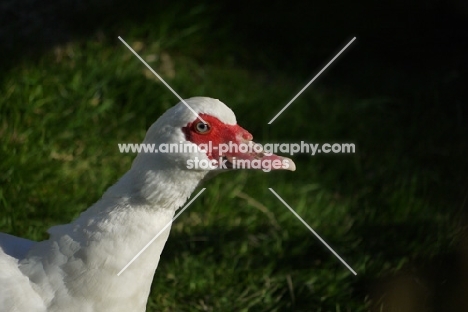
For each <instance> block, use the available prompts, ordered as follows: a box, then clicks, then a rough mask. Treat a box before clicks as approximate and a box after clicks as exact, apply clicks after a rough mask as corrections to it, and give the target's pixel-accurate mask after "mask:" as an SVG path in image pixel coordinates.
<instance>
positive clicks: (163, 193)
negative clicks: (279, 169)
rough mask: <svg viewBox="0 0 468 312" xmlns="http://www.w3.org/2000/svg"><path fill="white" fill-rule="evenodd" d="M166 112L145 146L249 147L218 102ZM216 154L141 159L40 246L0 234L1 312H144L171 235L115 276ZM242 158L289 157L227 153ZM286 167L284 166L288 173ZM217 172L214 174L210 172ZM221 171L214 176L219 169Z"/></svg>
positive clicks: (200, 100) (197, 101)
mask: <svg viewBox="0 0 468 312" xmlns="http://www.w3.org/2000/svg"><path fill="white" fill-rule="evenodd" d="M186 103H188V105H189V106H190V107H191V108H192V109H193V110H194V111H195V112H196V113H197V114H198V115H199V117H201V118H202V119H203V120H204V121H205V122H206V124H204V123H203V122H201V121H200V119H199V118H198V117H196V116H195V115H194V114H193V112H192V111H190V110H189V109H188V108H187V107H186V106H185V105H184V104H183V103H179V104H177V105H176V106H174V107H172V108H171V109H169V110H168V111H166V112H165V113H164V114H163V115H162V116H161V117H160V118H159V119H158V120H157V121H156V122H155V123H154V124H153V125H152V126H151V127H150V128H149V130H148V132H147V134H146V138H145V140H144V142H143V143H154V144H156V146H159V145H160V144H162V143H177V144H179V143H180V142H183V144H196V145H200V144H204V143H208V142H209V141H211V142H212V144H213V146H216V145H217V144H220V143H228V142H229V141H232V142H234V143H235V144H240V143H248V142H250V141H251V140H252V135H251V134H250V133H249V132H247V131H246V130H244V129H243V128H241V127H240V126H238V125H237V123H236V117H235V115H234V113H233V112H232V111H231V109H229V108H228V107H227V106H226V105H225V104H223V103H222V102H220V101H219V100H215V99H211V98H206V97H195V98H191V99H188V100H186ZM219 156H220V155H219V153H218V152H217V151H216V150H213V151H212V152H211V153H210V152H200V151H196V152H195V153H193V152H192V153H172V154H167V153H140V154H138V155H137V157H136V158H135V160H134V162H133V164H132V167H131V169H130V170H129V171H128V172H127V173H126V174H125V175H124V176H123V177H122V178H121V179H120V180H119V181H118V182H117V183H116V184H115V185H113V186H112V187H110V188H109V189H108V190H107V191H106V192H105V193H104V195H103V196H102V198H101V199H100V200H99V201H98V202H97V203H95V204H94V205H92V206H91V207H90V208H89V209H88V210H87V211H85V212H83V213H82V214H81V215H80V216H79V217H78V218H77V219H76V220H74V221H73V222H71V223H69V224H65V225H59V226H54V227H52V228H50V229H49V231H48V232H49V234H50V238H49V239H48V240H45V241H42V242H32V241H29V240H26V239H22V238H18V237H14V236H11V235H7V234H1V233H0V311H21V312H23V311H28V312H35V311H79V312H86V311H125V312H127V311H145V309H146V302H147V299H148V295H149V292H150V286H151V282H152V280H153V275H154V273H155V271H156V268H157V266H158V262H159V258H160V255H161V252H162V250H163V247H164V244H165V242H166V240H167V238H168V235H169V229H168V230H166V231H164V232H163V233H162V234H161V235H160V236H159V237H158V238H157V239H156V240H155V241H154V242H153V244H151V245H150V247H149V248H148V249H146V250H145V252H143V253H142V254H141V255H140V256H139V257H138V258H137V259H136V261H135V262H134V263H133V264H132V265H130V266H129V267H128V268H127V269H126V271H124V272H123V273H122V274H121V275H120V276H117V273H118V272H119V271H120V270H121V269H122V268H123V267H124V266H125V265H126V264H127V263H128V262H129V261H130V260H131V259H132V258H133V257H134V256H135V255H136V254H137V253H138V252H139V251H140V250H141V249H142V248H143V246H145V245H146V244H147V243H148V242H149V241H150V240H151V239H152V238H153V237H154V236H155V235H156V233H158V232H159V231H160V230H161V229H162V228H163V227H164V226H165V225H166V224H167V223H169V222H170V221H171V219H172V218H173V216H174V212H175V211H176V210H177V209H178V208H179V207H181V206H182V205H183V204H184V203H185V201H186V200H187V198H188V197H189V196H190V194H191V193H192V192H193V191H194V189H195V188H196V187H197V185H198V184H199V183H200V181H201V180H202V179H203V178H205V176H206V175H207V174H208V173H209V171H210V170H208V169H207V170H201V169H197V168H192V169H189V168H188V166H187V161H188V160H190V159H194V158H195V157H198V158H199V159H200V160H202V159H206V160H210V159H217V158H218V157H219ZM224 156H225V157H226V159H228V160H229V161H234V159H233V157H236V158H238V159H246V160H254V159H257V160H262V161H263V160H269V161H272V160H275V159H279V160H281V161H282V162H283V163H286V164H287V166H289V168H283V169H289V170H295V165H294V163H293V162H292V161H291V160H290V159H287V158H283V157H280V156H276V155H265V154H263V153H262V152H259V153H240V152H237V153H236V152H227V153H225V155H224ZM287 166H286V167H287ZM214 170H217V169H214ZM218 171H219V170H218Z"/></svg>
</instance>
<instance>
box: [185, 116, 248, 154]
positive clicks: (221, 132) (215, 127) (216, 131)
mask: <svg viewBox="0 0 468 312" xmlns="http://www.w3.org/2000/svg"><path fill="white" fill-rule="evenodd" d="M200 117H201V118H203V120H204V121H206V122H207V124H208V125H209V127H210V130H208V131H207V132H203V133H202V132H200V131H198V130H197V128H196V127H197V124H198V123H201V122H202V121H201V120H200V119H198V118H197V119H195V121H192V122H190V123H188V124H187V126H186V127H183V128H182V131H183V132H184V134H185V137H186V139H187V140H188V141H190V142H193V143H195V144H197V145H200V144H206V146H208V144H209V142H210V141H211V144H212V146H213V147H218V146H219V145H220V144H222V143H229V142H233V143H234V144H241V143H246V142H247V141H251V140H252V139H253V136H252V134H250V133H249V132H248V131H247V130H245V129H244V128H242V127H240V126H239V125H227V124H225V123H223V122H221V121H220V120H219V119H218V118H216V117H213V116H210V115H207V114H200ZM207 156H208V158H210V159H216V160H218V159H219V157H220V155H219V151H218V148H213V149H212V151H207Z"/></svg>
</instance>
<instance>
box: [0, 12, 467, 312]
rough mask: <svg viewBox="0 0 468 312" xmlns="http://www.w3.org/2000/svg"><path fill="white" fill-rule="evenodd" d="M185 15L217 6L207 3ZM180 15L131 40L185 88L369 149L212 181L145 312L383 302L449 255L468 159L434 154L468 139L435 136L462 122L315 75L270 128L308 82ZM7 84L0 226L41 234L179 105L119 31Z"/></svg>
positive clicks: (270, 136)
mask: <svg viewBox="0 0 468 312" xmlns="http://www.w3.org/2000/svg"><path fill="white" fill-rule="evenodd" d="M174 10H175V11H176V12H180V8H177V7H176V8H174ZM171 14H173V13H171ZM171 14H167V16H170V15H171ZM161 16H165V15H164V14H163V13H161ZM201 17H203V18H201ZM185 18H186V19H187V20H188V21H200V20H204V18H206V16H205V15H203V11H202V10H201V11H200V10H198V11H197V10H195V11H191V12H189V13H187V15H186V16H185ZM171 21H172V19H170V18H166V19H160V20H157V21H154V20H153V21H143V22H142V23H140V24H139V25H138V27H134V28H131V25H127V26H128V27H129V28H128V29H127V31H126V33H125V34H124V35H123V37H124V39H125V40H127V42H129V43H130V44H132V45H133V46H134V47H136V48H138V52H139V53H140V55H142V56H143V57H144V58H146V59H148V60H149V64H150V65H151V66H153V68H155V69H156V71H158V72H159V73H160V74H161V75H162V76H163V78H165V79H166V80H167V82H168V83H169V84H170V85H171V86H172V87H173V88H174V89H175V90H177V92H179V94H181V95H182V96H183V97H191V96H196V95H204V96H210V97H214V98H219V99H221V100H222V101H223V102H225V103H227V104H228V105H229V106H230V107H231V108H232V109H233V110H234V112H235V113H236V115H237V118H238V122H239V123H240V124H241V125H242V126H244V127H245V128H247V129H248V130H249V131H251V132H252V133H253V134H254V137H255V138H256V140H257V141H260V142H267V141H286V142H295V141H300V140H305V141H308V142H355V143H356V146H357V153H356V154H354V155H335V156H331V155H319V156H316V157H311V156H308V155H299V156H295V157H293V158H294V161H295V162H296V164H297V171H296V172H294V173H292V172H271V173H263V172H254V171H250V172H245V171H243V172H229V173H226V174H223V175H220V176H218V177H216V178H215V179H213V180H211V181H209V182H208V183H207V184H206V185H205V187H207V190H206V192H205V193H204V194H203V195H202V196H201V197H200V198H199V199H198V200H197V201H196V202H195V203H194V204H193V205H192V206H191V207H190V208H189V210H188V211H187V212H186V213H184V214H183V215H182V216H181V217H180V218H179V219H178V220H177V222H176V223H175V224H174V226H173V228H172V230H171V236H170V238H169V241H168V243H167V245H166V248H165V250H164V252H163V255H162V258H161V261H160V264H159V267H158V270H157V272H156V276H155V280H154V283H153V291H152V293H151V297H150V300H149V303H148V310H149V311H293V310H294V311H368V310H370V309H371V307H377V308H379V307H380V308H382V309H384V308H385V306H384V305H383V304H382V301H380V297H379V296H378V295H375V294H374V293H373V290H372V285H374V284H376V283H377V284H378V283H379V280H380V279H381V278H383V277H389V276H390V277H391V276H393V275H394V274H400V273H399V272H405V270H410V269H411V268H419V267H423V266H424V264H425V263H430V261H431V259H434V258H435V257H437V256H438V255H441V254H442V255H443V254H446V253H448V252H451V251H452V250H453V249H452V247H453V246H454V245H455V243H456V242H457V238H458V233H459V232H460V225H459V224H458V222H457V221H456V217H457V216H458V214H459V210H458V209H459V208H460V207H459V206H456V203H457V201H456V198H455V195H454V193H455V191H454V190H453V189H454V186H455V185H456V184H458V183H459V182H460V181H461V180H460V179H458V177H457V176H456V170H460V168H459V167H457V166H458V165H459V164H460V163H461V159H462V158H461V157H462V155H463V153H462V152H459V153H455V152H454V153H453V154H450V157H451V158H450V160H451V162H450V163H448V164H445V165H444V167H443V168H439V167H437V168H432V169H428V167H427V166H426V165H425V164H426V163H425V162H431V161H432V159H430V157H431V155H428V154H427V150H431V149H436V148H437V145H436V143H437V142H438V143H440V144H441V147H444V148H447V149H446V150H447V153H450V152H451V151H455V149H457V148H459V149H460V150H461V151H466V145H465V144H463V143H460V145H455V146H454V145H449V144H447V143H444V141H442V140H439V141H438V140H437V139H438V137H437V136H438V135H440V136H441V137H443V135H445V134H447V132H449V131H451V128H448V127H442V130H441V131H442V132H440V131H435V130H433V129H432V128H431V123H432V121H433V119H432V117H433V116H434V115H436V114H437V112H425V113H424V114H423V115H422V116H421V118H420V119H418V120H414V119H413V118H412V117H413V115H412V114H413V113H412V112H409V113H408V112H406V111H405V110H403V107H404V105H405V102H404V101H403V102H402V101H401V98H391V97H389V96H388V95H387V94H382V95H381V96H376V97H375V98H373V99H361V98H359V97H358V96H357V95H355V94H353V93H352V92H349V91H346V90H344V89H342V90H333V92H331V90H329V89H327V88H326V87H325V86H320V85H314V87H313V88H311V90H308V91H307V92H305V93H304V94H303V95H302V96H301V97H300V98H299V99H298V100H297V101H296V102H295V103H294V104H293V105H292V106H291V107H290V108H289V109H288V110H287V111H285V113H284V114H283V115H282V116H281V117H280V118H278V119H277V120H276V121H275V122H274V124H273V125H272V126H268V125H267V122H268V121H269V120H270V119H271V118H272V117H273V116H274V115H275V114H276V112H278V111H279V110H280V109H281V107H282V106H283V105H284V104H285V103H287V101H288V100H289V99H290V98H291V97H292V96H293V95H294V94H295V92H297V91H298V90H299V88H300V87H301V86H302V85H303V84H304V82H305V79H304V80H303V79H302V78H301V77H299V78H298V77H294V76H292V75H290V74H288V73H285V74H281V73H278V71H276V70H273V69H272V70H271V71H268V70H258V69H256V70H253V69H251V68H249V67H248V66H247V65H245V66H242V65H239V64H237V63H236V62H233V61H232V58H231V57H230V55H227V56H224V54H222V53H221V52H219V51H225V50H229V44H228V43H226V44H225V45H224V46H223V43H222V42H221V43H219V42H217V43H216V44H218V45H220V46H221V47H220V48H219V50H210V49H207V48H203V47H204V46H203V45H200V43H201V42H205V41H204V40H206V42H205V43H206V46H207V47H208V46H212V45H213V42H212V41H210V40H209V39H208V38H207V37H205V36H206V35H204V34H205V32H204V31H202V30H206V29H207V27H208V26H207V24H206V23H204V22H200V23H190V22H187V23H186V26H184V25H183V24H182V25H173V24H172V22H171ZM193 25H195V26H193ZM272 73H274V75H273V74H272ZM0 94H1V96H0V116H1V119H0V137H1V138H2V140H1V145H0V159H1V160H2V161H1V162H0V186H1V187H0V230H1V231H2V232H7V233H11V234H14V235H18V236H22V237H26V238H30V239H35V240H41V239H45V238H47V235H46V230H47V229H48V228H49V227H50V226H52V225H55V224H59V223H64V222H69V221H70V220H72V219H73V218H74V217H76V216H77V215H78V214H79V213H80V212H81V211H83V210H84V209H86V208H87V207H89V206H90V205H91V204H93V203H94V202H95V201H97V200H98V199H99V198H100V196H101V195H102V193H103V192H104V191H105V190H106V188H107V187H109V186H110V185H112V184H113V183H114V182H115V181H116V180H117V179H118V178H119V177H120V176H121V175H122V174H123V173H124V172H125V171H126V170H127V169H128V168H129V167H130V164H131V161H132V158H133V156H132V155H125V154H119V153H118V148H117V143H121V142H140V141H141V140H142V139H143V136H144V133H145V131H146V129H147V128H148V127H149V125H151V124H152V122H154V121H155V120H156V119H157V118H158V117H159V115H160V114H161V113H162V112H164V111H165V110H166V109H167V108H169V107H171V106H172V105H174V104H175V103H176V102H178V101H177V99H176V98H175V97H174V96H173V95H172V94H171V93H170V92H169V91H168V90H167V89H166V88H165V87H164V86H163V85H162V84H161V83H160V82H158V81H157V80H156V79H155V78H154V77H153V76H152V75H151V74H148V72H147V70H146V69H145V67H144V66H143V65H142V64H141V62H140V61H139V60H137V59H136V58H135V57H134V56H133V55H132V54H131V53H130V52H129V51H128V50H127V49H126V48H125V47H124V46H123V45H122V44H121V43H120V42H118V40H116V36H114V33H112V32H109V33H99V34H97V35H96V36H94V37H92V38H88V39H86V40H77V41H73V42H70V43H68V44H64V45H61V46H58V47H56V48H54V49H50V50H49V51H48V52H46V53H44V54H43V55H42V56H41V57H39V58H37V59H34V60H23V61H21V62H19V63H18V64H16V66H14V67H12V68H11V70H9V71H8V72H7V73H6V74H4V77H3V80H2V84H1V86H0ZM412 97H413V95H409V96H408V97H407V99H408V100H412ZM414 97H416V95H414ZM405 118H406V119H407V120H406V119H405ZM408 120H409V121H408ZM441 122H445V120H444V119H441ZM421 129H425V130H427V132H425V133H428V135H427V137H421V136H420V131H421ZM425 130H424V131H425ZM431 131H432V133H431ZM444 131H445V132H444ZM452 135H453V136H454V137H457V136H458V134H457V133H452ZM417 138H418V139H420V140H421V142H420V141H418V142H416V143H415V140H416V139H417ZM444 144H445V145H444ZM457 168H458V169H457ZM450 174H454V177H453V180H451V181H450V182H446V181H447V180H446V178H447V175H450ZM268 187H271V188H273V189H274V190H275V191H277V192H278V193H279V195H281V196H282V197H283V198H284V199H285V200H286V201H287V202H288V203H289V205H290V206H291V207H293V208H294V209H295V210H296V211H297V212H298V213H299V214H300V215H301V216H302V217H303V218H304V219H305V220H306V221H307V222H308V223H309V224H310V225H311V226H312V227H313V228H314V229H315V230H316V231H317V232H318V233H319V234H320V235H321V236H322V237H323V238H324V239H325V240H326V241H327V242H329V244H330V245H331V246H333V247H334V248H335V250H336V251H337V252H338V253H339V254H340V255H341V256H342V257H343V258H344V259H345V260H346V261H347V262H348V263H349V264H350V265H351V266H352V267H353V268H354V269H355V270H356V271H357V272H358V276H357V277H355V276H354V275H352V274H351V273H350V272H349V271H348V270H347V269H346V268H345V267H344V266H343V265H342V264H341V263H340V262H339V261H338V260H337V259H336V258H335V257H334V256H333V255H332V254H331V253H330V252H329V251H328V250H327V249H326V248H325V247H324V246H323V245H322V244H321V243H320V242H319V241H318V240H317V239H316V238H315V237H314V236H313V235H312V234H311V233H310V232H309V231H308V230H307V229H306V228H305V227H304V226H303V225H302V224H301V223H300V222H299V221H298V220H297V219H296V218H295V217H294V216H293V215H292V214H291V213H290V212H289V211H288V210H287V209H286V208H285V207H284V206H283V205H282V204H281V203H280V202H279V201H278V200H277V199H276V198H275V197H274V196H273V195H272V194H271V193H270V192H269V191H268ZM450 190H452V191H453V193H450ZM401 269H402V270H403V271H400V270H401ZM383 293H385V291H384V292H383ZM383 311H385V310H383Z"/></svg>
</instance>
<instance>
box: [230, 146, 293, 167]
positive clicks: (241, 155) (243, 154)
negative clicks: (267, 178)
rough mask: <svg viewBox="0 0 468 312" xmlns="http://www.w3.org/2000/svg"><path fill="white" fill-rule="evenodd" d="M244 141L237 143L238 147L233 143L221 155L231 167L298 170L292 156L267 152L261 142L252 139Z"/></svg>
mask: <svg viewBox="0 0 468 312" xmlns="http://www.w3.org/2000/svg"><path fill="white" fill-rule="evenodd" d="M242 141H243V142H242V143H240V144H237V147H238V148H237V149H236V148H235V146H234V145H231V146H230V147H231V149H230V150H229V151H227V152H225V153H223V154H222V155H221V156H222V157H224V158H225V160H226V163H227V165H228V167H229V168H230V169H261V170H263V171H265V172H268V171H271V170H290V171H295V170H296V164H294V162H293V161H292V160H291V159H290V158H287V157H283V156H278V155H275V154H272V153H266V152H265V151H264V150H263V147H262V146H261V145H260V144H257V143H255V142H253V141H251V140H245V139H243V140H242Z"/></svg>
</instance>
